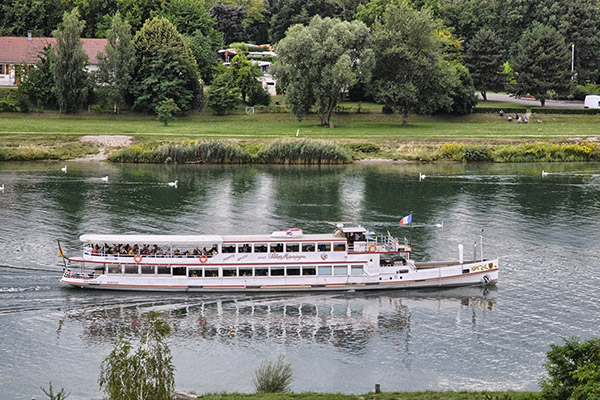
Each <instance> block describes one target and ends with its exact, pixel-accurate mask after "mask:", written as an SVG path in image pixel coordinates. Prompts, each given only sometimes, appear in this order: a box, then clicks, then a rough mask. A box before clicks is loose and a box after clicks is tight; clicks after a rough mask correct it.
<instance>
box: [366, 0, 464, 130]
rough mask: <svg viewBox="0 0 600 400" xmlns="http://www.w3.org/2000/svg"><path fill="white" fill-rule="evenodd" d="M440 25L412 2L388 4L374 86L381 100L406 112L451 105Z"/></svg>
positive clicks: (377, 35)
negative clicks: (409, 4) (415, 7)
mask: <svg viewBox="0 0 600 400" xmlns="http://www.w3.org/2000/svg"><path fill="white" fill-rule="evenodd" d="M438 29H439V25H438V24H437V23H436V22H435V21H434V20H433V17H432V15H431V12H430V11H428V10H424V11H416V10H413V9H412V8H410V7H409V6H408V5H407V4H403V3H401V4H399V5H397V6H395V5H392V6H389V7H388V8H387V11H386V12H385V13H384V16H383V18H382V19H381V22H377V23H376V24H375V27H374V33H373V36H374V39H373V40H374V49H375V67H374V70H373V83H372V90H373V92H374V94H375V98H376V100H378V101H380V102H382V103H384V104H385V105H386V106H387V107H389V108H392V109H396V110H397V111H399V112H401V113H402V122H403V125H408V113H409V112H419V113H431V112H434V111H437V110H444V109H451V105H452V102H453V101H452V98H451V96H450V95H449V92H448V87H449V86H451V79H452V71H449V69H448V64H447V63H444V62H443V61H444V60H443V57H442V51H441V40H440V36H439V35H438Z"/></svg>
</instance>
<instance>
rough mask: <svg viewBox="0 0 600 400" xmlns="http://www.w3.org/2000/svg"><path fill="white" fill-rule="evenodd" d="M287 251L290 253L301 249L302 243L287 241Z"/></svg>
mask: <svg viewBox="0 0 600 400" xmlns="http://www.w3.org/2000/svg"><path fill="white" fill-rule="evenodd" d="M285 251H287V252H288V253H297V252H299V251H300V243H287V244H286V245H285Z"/></svg>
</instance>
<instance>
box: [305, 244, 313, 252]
mask: <svg viewBox="0 0 600 400" xmlns="http://www.w3.org/2000/svg"><path fill="white" fill-rule="evenodd" d="M302 251H304V252H310V251H315V244H314V243H302Z"/></svg>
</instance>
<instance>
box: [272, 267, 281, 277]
mask: <svg viewBox="0 0 600 400" xmlns="http://www.w3.org/2000/svg"><path fill="white" fill-rule="evenodd" d="M283 275H284V268H283V267H271V276H283Z"/></svg>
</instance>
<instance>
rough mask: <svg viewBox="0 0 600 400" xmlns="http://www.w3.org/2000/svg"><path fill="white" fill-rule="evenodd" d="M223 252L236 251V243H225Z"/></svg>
mask: <svg viewBox="0 0 600 400" xmlns="http://www.w3.org/2000/svg"><path fill="white" fill-rule="evenodd" d="M223 253H235V244H224V245H223Z"/></svg>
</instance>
